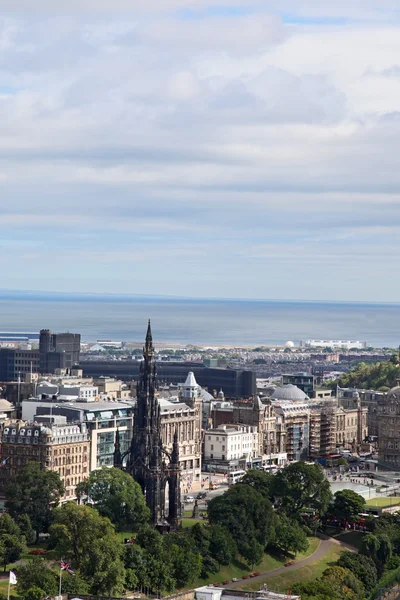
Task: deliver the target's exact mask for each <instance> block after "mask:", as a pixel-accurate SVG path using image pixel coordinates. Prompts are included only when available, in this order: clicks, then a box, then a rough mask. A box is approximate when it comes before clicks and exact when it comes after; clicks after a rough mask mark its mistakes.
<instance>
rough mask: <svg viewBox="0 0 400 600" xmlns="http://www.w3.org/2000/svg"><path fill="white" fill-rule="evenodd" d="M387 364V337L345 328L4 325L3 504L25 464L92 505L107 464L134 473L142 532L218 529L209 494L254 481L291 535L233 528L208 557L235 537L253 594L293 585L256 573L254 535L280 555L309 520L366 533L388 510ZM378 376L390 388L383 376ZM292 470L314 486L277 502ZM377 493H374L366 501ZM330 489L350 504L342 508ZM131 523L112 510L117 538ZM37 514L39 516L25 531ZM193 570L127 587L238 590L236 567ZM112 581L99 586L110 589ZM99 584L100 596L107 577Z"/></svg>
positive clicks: (394, 393)
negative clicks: (258, 343) (372, 341)
mask: <svg viewBox="0 0 400 600" xmlns="http://www.w3.org/2000/svg"><path fill="white" fill-rule="evenodd" d="M377 373H378V374H379V377H380V379H377V381H379V382H380V385H379V388H377V389H367V388H366V385H365V382H367V381H369V380H368V377H371V376H372V375H373V376H374V377H376V376H377ZM398 374H400V367H399V355H398V353H397V352H396V351H395V350H393V349H380V350H378V349H374V348H369V347H368V346H367V344H366V343H365V342H356V341H338V340H325V341H324V340H307V341H305V342H304V343H301V344H297V345H296V344H295V343H293V342H291V341H288V342H287V343H286V344H285V345H284V346H283V347H275V348H268V347H254V348H211V347H210V348H205V347H204V348H203V347H202V348H199V347H192V346H186V347H179V346H178V345H176V346H171V345H169V344H157V343H156V342H155V341H153V333H152V330H151V324H150V322H149V324H148V326H147V333H146V336H145V340H144V342H142V343H139V342H115V341H111V340H97V341H95V342H92V343H89V342H82V341H81V336H80V334H79V333H70V332H61V333H57V332H52V331H50V330H48V329H42V330H41V331H40V332H37V333H15V332H14V333H13V332H8V333H5V332H3V333H1V334H0V388H1V399H0V426H1V434H0V435H1V446H0V447H1V459H0V462H1V467H0V508H2V509H3V510H5V511H6V512H9V511H10V507H12V506H13V494H15V492H13V494H11V496H10V490H15V487H13V486H15V485H16V482H17V481H18V478H21V477H22V480H24V479H25V478H27V477H28V473H29V470H30V469H32V468H33V467H32V463H34V464H36V465H37V466H38V468H39V470H40V472H41V473H48V474H53V475H54V476H55V477H56V479H57V481H58V482H59V484H57V485H59V488H58V490H59V491H58V496H59V503H60V505H61V507H64V506H65V507H66V508H65V510H67V509H68V510H70V509H69V508H68V506H69V505H70V503H71V501H72V502H73V503H74V504H76V505H78V506H79V505H80V504H82V501H84V504H85V503H89V505H90V506H93V508H91V509H90V510H94V508H95V507H96V502H95V500H93V498H96V491H95V490H96V487H94V488H93V490H92V488H91V487H90V486H91V485H92V483H91V482H92V481H93V482H97V483H96V484H95V483H93V485H100V481H101V482H102V483H101V485H102V486H104V485H105V481H106V479H107V477H108V476H107V472H109V473H110V474H111V473H115V475H114V474H113V475H112V477H113V478H114V477H116V478H117V479H118V477H120V476H121V477H124V478H125V477H127V478H128V480H129V481H131V482H132V483H131V484H129V485H133V484H134V485H138V486H139V487H138V490H140V494H141V495H142V496H141V497H142V498H143V500H142V502H143V504H142V505H141V506H142V508H141V509H140V510H142V511H148V512H147V513H146V514H147V517H146V519H145V520H147V523H148V524H149V525H150V526H151V527H152V528H153V529H154V531H157V532H159V533H161V534H165V533H171V534H174V535H175V534H176V532H184V531H185V530H186V531H188V532H189V531H190V530H191V527H194V526H195V525H196V524H197V525H199V526H200V525H201V528H200V529H199V530H197V529H193V531H198V535H203V533H201V531H204V532H207V531H208V529H207V527H211V529H210V531H212V532H214V530H213V529H212V527H219V526H221V527H222V528H223V529H222V530H221V531H220V533H218V535H222V532H225V533H223V535H227V533H226V532H227V531H228V530H229V527H230V525H229V523H228V522H227V521H226V520H225V519H226V515H227V514H229V510H228V508H227V507H225V508H224V509H223V510H222V512H221V513H220V512H219V509H218V506H220V505H221V506H223V505H224V504H223V503H229V502H231V499H232V501H233V502H234V503H235V506H236V503H237V502H241V501H242V500H239V499H237V500H234V498H235V497H236V496H235V494H237V493H239V491H237V492H234V490H240V489H244V488H243V487H242V486H243V485H244V484H245V483H246V482H247V483H250V484H251V485H252V486H253V487H254V493H256V494H261V495H260V499H259V501H260V502H261V498H262V493H263V492H262V489H264V488H263V486H265V490H266V491H265V493H266V494H267V496H266V497H267V498H268V507H269V508H267V505H266V506H265V508H264V509H262V510H261V509H260V510H261V512H262V514H264V515H266V514H267V513H268V511H269V510H274V511H275V513H271V515H272V514H274V515H275V516H274V517H273V518H274V519H277V520H278V521H277V523H276V532H278V531H280V529H279V528H282V535H284V534H283V531H284V528H285V527H289V528H295V529H296V528H298V530H297V529H296V532H297V533H295V530H293V531H292V529H290V531H291V534H290V535H293V537H292V538H291V539H292V540H294V539H296V540H297V541H296V542H294V541H292V542H289V541H287V542H286V545H285V546H283V545H282V544H283V541H280V535H281V534H279V535H278V534H277V535H278V537H277V538H276V539H275V538H274V539H275V541H272V538H271V539H270V541H269V542H267V538H265V540H264V541H263V542H262V545H261V546H260V543H259V542H258V541H257V540H256V538H254V540H252V541H251V542H250V546H249V545H248V544H247V545H244V546H243V548H242V547H241V545H240V544H241V541H240V539H241V538H238V539H237V540H236V539H230V546H231V547H232V548H235V549H236V550H234V551H233V555H232V556H231V557H230V558H226V559H225V558H224V559H222V560H226V561H227V562H226V563H224V562H223V563H220V566H219V567H218V565H216V566H215V569H216V571H215V572H216V573H218V572H219V568H221V564H230V561H231V560H233V559H234V555H235V553H236V552H239V553H240V554H241V556H242V557H247V558H246V561H247V564H248V565H249V569H250V571H252V576H254V577H257V578H258V579H259V580H260V581H262V582H263V585H264V586H265V587H264V590H263V592H262V595H261V597H263V598H277V599H278V598H300V597H301V594H300V593H293V594H291V593H288V592H287V591H286V593H285V594H284V595H283V594H282V593H281V591H280V590H279V589H278V588H277V589H273V588H271V589H269V587H268V586H267V584H266V583H265V581H266V580H264V579H262V574H261V571H257V573H258V575H254V567H255V566H256V565H260V564H262V562H263V560H264V558H263V557H264V550H265V552H267V553H268V551H270V550H269V549H271V548H272V547H274V548H275V550H274V552H276V551H277V548H278V547H279V548H280V550H279V552H280V556H282V558H281V560H283V561H284V560H285V558H284V557H285V556H286V557H287V556H290V553H291V552H292V553H294V555H296V552H300V550H301V549H303V550H304V551H305V550H306V549H307V548H309V547H310V543H311V542H310V541H308V538H307V536H311V533H312V532H313V531H314V534H313V535H314V537H313V541H312V544H314V543H316V544H321V543H322V542H321V541H320V540H321V539H323V540H326V539H328V538H327V537H326V532H327V531H329V527H330V528H332V527H334V528H336V530H337V533H338V532H339V533H340V532H341V531H343V530H344V531H348V530H351V531H353V532H355V531H357V532H359V533H360V534H361V533H362V534H363V535H365V534H367V533H368V532H370V531H371V529H370V524H369V520H368V519H372V518H374V517H376V518H378V519H379V518H381V516H382V515H383V513H384V512H385V511H386V510H388V512H389V513H390V514H391V513H392V512H395V511H396V510H397V509H398V510H400V504H399V505H398V504H397V500H396V495H397V494H398V491H399V489H400V484H399V481H400V480H399V479H398V473H397V471H398V470H400V446H399V443H398V427H400V425H398V424H397V420H398V419H399V418H400V417H399V415H400V409H399V406H400V387H399V385H398V383H397V379H396V378H397V376H398ZM353 376H354V377H356V376H357V377H361V378H364V380H363V381H362V383H361V384H360V385H359V386H347V385H345V383H346V377H353ZM357 381H358V380H357ZM343 382H344V383H343ZM390 382H392V383H393V385H392V387H390V386H389V385H385V384H387V383H390ZM291 472H293V477H294V480H293V481H295V480H297V478H298V477H300V478H304V484H303V485H302V487H301V490H302V492H301V493H302V494H303V493H304V494H307V493H308V492H307V490H308V489H311V488H309V485H316V486H317V487H316V488H315V493H313V494H311V495H309V496H306V497H305V498H304V499H303V500H302V503H301V507H300V505H299V508H298V509H296V510H295V511H294V509H293V505H292V504H291V503H292V500H291V501H290V506H291V508H288V507H286V508H284V507H285V506H286V505H285V502H286V501H287V499H285V498H283V497H282V498H280V494H282V493H283V492H282V490H283V489H286V488H285V487H284V486H286V485H287V486H289V487H288V490H289V491H287V494H289V496H290V494H292V493H295V492H294V490H291V488H290V486H291V485H292V483H289V480H288V481H287V483H284V481H285V479H284V478H285V477H286V474H287V476H288V477H289V475H290V473H291ZM117 473H119V474H120V475H117ZM53 475H52V476H53ZM110 476H111V475H110ZM290 477H292V476H290ZM282 478H283V479H282ZM117 479H116V480H117ZM308 479H309V482H310V483H309V484H308V483H307V481H308ZM128 480H125V479H124V482H125V483H124V485H128V483H127V481H128ZM275 481H276V482H278V481H280V482H281V483H279V485H278V483H276V484H275V483H274V482H275ZM311 481H314V484H311ZM317 481H318V482H319V483H318V484H316V483H315V482H317ZM121 482H122V480H121ZM236 484H240V485H238V486H237V485H236ZM121 485H122V483H121ZM275 485H278V487H277V488H276V489H275V487H274V486H275ZM271 486H272V487H271ZM282 486H283V487H282ZM248 487H249V486H247V487H246V489H247V488H248ZM101 489H105V488H103V487H102V488H101ZM109 489H114V488H113V487H111V488H109ZM91 490H92V491H91ZM267 490H268V491H267ZM274 490H275V491H274ZM317 490H318V491H317ZM383 492H384V493H385V497H386V498H387V501H386V504H385V503H381V504H379V502H378V500H379V501H380V500H382V493H383ZM29 493H31V492H29ZM110 493H111V492H110ZM130 493H132V494H133V491H132V492H130ZM135 493H136V494H137V493H138V492H135ZM249 493H250V492H249ZM251 493H253V492H251ZM285 493H286V492H285ZM296 493H297V492H296ZM343 494H344V496H345V498H346V502H350V500H351V502H354V506H357V507H358V508H354V507H353V508H351V509H349V511H348V512H346V511H344V512H343V510H344V509H343V510H342V508H341V506H342V505H341V504H340V502H343V498H342V495H343ZM346 494H350V500H349V499H348V498H347V496H346ZM351 495H352V496H351ZM320 496H321V497H320ZM135 497H136V498H137V496H135ZM257 497H258V496H257ZM85 498H86V500H85ZM376 498H377V500H376V504H374V501H375V499H376ZM389 499H390V505H389V506H390V510H389V509H388V508H387V507H388V502H389ZM114 501H115V499H114V500H113V502H114ZM132 501H133V496H132ZM243 501H244V500H243ZM248 501H249V502H251V500H250V497H249V499H248ZM253 501H254V499H253ZM371 501H372V503H371ZM246 502H247V500H246ZM332 502H333V504H332ZM351 502H350V504H351ZM282 503H283V504H282ZM335 503H336V504H335ZM357 503H358V504H357ZM99 506H100V504H99ZM224 506H225V505H224ZM246 506H247V505H246ZM288 506H289V505H288ZM271 507H273V509H272V508H271ZM12 510H13V509H11V513H12ZM24 510H25V509H22V512H23V511H24ZM57 510H59V509H57ZM99 510H100V508H99ZM107 510H108V509H107ZM135 510H139V509H138V507H137V506H136V508H135ZM235 510H236V509H235ZM245 510H246V511H248V507H247V508H246V509H245ZM226 511H228V512H226ZM263 511H264V512H263ZM265 511H267V512H265ZM282 511H283V512H282ZM293 511H294V512H293ZM100 513H101V510H100ZM24 514H25V513H24ZM57 514H58V513H57ZM101 514H102V513H101ZM104 514H107V513H104ZM109 514H110V515H111V513H109ZM143 514H144V513H143ZM260 514H261V513H260ZM268 514H269V513H268ZM32 518H33V517H32ZM49 518H50V517H49ZM115 518H117V517H115ZM232 518H233V517H232ZM271 518H272V516H271ZM132 519H133V517H132ZM285 519H289V521H287V522H286V521H285ZM128 521H129V519H128ZM51 522H52V521H51V519H50V523H51ZM133 522H134V521H130V525H129V523H128V524H126V521H125V522H124V528H125V531H127V532H128V533H129V535H128V537H127V538H126V541H128V542H129V539H130V538H131V537H132V536H133V538H134V534H135V527H137V525H136V526H134V524H133ZM285 523H286V524H285ZM129 527H131V529H129ZM204 527H206V529H204ZM225 527H227V529H226V530H225V529H224V528H225ZM249 527H250V525H249ZM47 528H48V526H47ZM47 528H46V526H44V525H37V526H36V529H35V531H36V534H37V536H39V535H40V534H42V533H45V532H46V531H47ZM202 528H203V529H202ZM267 529H268V528H267ZM50 531H51V527H50ZM215 531H216V532H217V531H219V530H218V529H216V530H215ZM266 531H267V530H266ZM285 531H286V530H285ZM174 532H175V533H174ZM318 532H319V533H318ZM286 533H287V531H286ZM317 533H318V535H319V536H322V537H320V538H318V536H317ZM204 535H208V533H204ZM210 535H214V533H210ZM215 535H217V533H215ZM246 535H247V533H246ZM249 535H250V534H249ZM268 535H271V532H270V533H269V534H268ZM285 535H286V534H285ZM324 536H325V537H324ZM0 538H1V536H0ZM139 539H140V538H139ZM170 539H173V538H170ZM179 539H181V538H179ZM182 539H183V538H182ZM348 539H349V540H350V538H348ZM360 539H361V538H360ZM366 539H367V538H366ZM299 540H300V541H299ZM314 540H315V541H314ZM225 542H226V540H225ZM358 542H360V543H361V541H360V540H358ZM358 542H357V543H358ZM182 543H183V542H182ZM185 543H186V542H185ZM196 543H197V542H196ZM218 543H220V542H218ZM221 543H222V542H221ZM350 546H351V544H350ZM210 547H211V546H210ZM327 547H329V548H330V543H329V544H328V546H327ZM351 547H352V548H353V546H351ZM143 548H144V546H143ZM193 551H194V552H198V550H193ZM212 556H213V555H212ZM212 560H214V558H213V559H212ZM304 560H308V559H304ZM8 562H9V561H8ZM289 562H290V561H289ZM289 562H288V569H289V567H290V569H289V570H288V571H287V572H288V573H290V572H291V571H293V570H295V560H293V561H292V563H290V564H289ZM285 564H286V563H285ZM132 568H133V567H132ZM199 568H200V567H199ZM335 568H336V567H335ZM337 568H339V567H337ZM121 569H122V567H121ZM135 569H136V567H135ZM171 569H172V567H171ZM193 569H194V570H193V571H192V572H191V573H188V574H187V578H186V579H185V580H183V579H182V580H181V579H179V577H178V575H174V577H175V579H174V581H175V583H174V584H167V583H165V582H164V583H162V584H161V583H158V584H155V583H154V582H153V583H151V582H150V583H149V584H148V585H149V589H148V590H147V592H144V591H143V585H142V584H140V577H139V575H138V574H136V575H135V578H134V579H132V580H130V581H131V583H130V584H129V585H130V589H131V591H133V592H134V593H133V596H135V594H136V597H143V596H146V597H147V596H149V597H153V596H154V594H156V595H159V593H160V591H164V592H165V591H168V590H170V588H171V589H172V588H174V589H175V588H177V589H180V587H184V586H185V585H188V584H190V583H191V582H193V581H194V580H195V579H196V577H197V578H198V577H199V575H200V571H201V572H202V573H203V575H202V578H203V579H202V581H203V583H204V585H203V586H200V587H199V588H196V592H195V596H196V598H197V599H198V600H201V599H202V598H203V597H204V598H206V599H208V600H220V598H221V596H224V597H225V596H226V597H227V596H228V595H229V594H233V591H232V592H229V593H228V592H227V591H226V589H225V588H226V586H228V588H229V586H233V588H235V589H236V592H235V594H234V595H235V597H240V594H241V593H242V594H244V592H240V591H239V589H238V585H239V583H240V581H239V579H238V578H235V577H233V578H231V579H229V580H228V579H226V581H225V582H224V583H223V585H222V584H221V585H222V587H221V588H220V589H219V591H217V589H216V588H214V589H213V588H211V587H210V582H212V581H213V580H214V579H213V578H212V577H211V579H210V571H208V570H207V569H205V567H204V568H203V569H202V570H196V569H197V567H193ZM213 569H214V567H213ZM266 571H268V569H266ZM134 573H136V571H135V570H134ZM196 574H197V575H196ZM126 577H127V575H126ZM132 577H133V576H132ZM243 577H244V578H245V579H246V578H247V576H246V575H243ZM150 579H151V578H150ZM133 580H134V581H135V582H136V583H132V581H133ZM127 581H128V580H127ZM179 581H181V583H179ZM376 581H378V575H377V576H376ZM238 582H239V583H238ZM110 585H111V584H110ZM113 585H114V584H113ZM113 585H111V587H110V588H109V592H108V595H110V594H111V592H112V590H114V593H115V590H116V589H120V588H119V587H118V585H117V584H116V583H115V585H114V587H113ZM121 585H122V584H121ZM285 585H286V584H285ZM321 585H322V583H321ZM157 586H158V587H157ZM89 587H90V586H89ZM217 587H218V586H217ZM278 587H279V586H278ZM88 589H89V588H88ZM90 589H91V590H92V591H93V590H94V589H95V586H94V585H92V586H91V587H90ZM99 589H100V588H99ZM121 589H122V588H121ZM229 589H230V588H229ZM363 589H364V588H363ZM299 590H300V588H298V591H299ZM101 591H102V594H103V595H104V594H105V593H106V591H107V590H106V588H104V589H103V588H101ZM150 592H151V593H150ZM260 594H261V592H260ZM59 595H60V594H59ZM152 595H153V596H152ZM360 598H362V596H360ZM38 600H40V598H38Z"/></svg>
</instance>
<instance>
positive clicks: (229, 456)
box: [204, 423, 259, 471]
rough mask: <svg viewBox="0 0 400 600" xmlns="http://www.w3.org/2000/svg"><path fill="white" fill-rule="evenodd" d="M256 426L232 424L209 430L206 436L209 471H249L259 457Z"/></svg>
mask: <svg viewBox="0 0 400 600" xmlns="http://www.w3.org/2000/svg"><path fill="white" fill-rule="evenodd" d="M258 438H259V434H258V431H257V427H256V426H255V425H239V424H233V423H230V424H228V425H220V426H219V427H217V428H216V429H209V430H208V431H206V432H205V436H204V462H205V464H206V465H207V468H208V470H221V469H222V470H224V471H225V470H226V471H231V470H234V469H247V467H248V466H250V467H251V466H252V463H253V459H256V458H258V457H259V439H258Z"/></svg>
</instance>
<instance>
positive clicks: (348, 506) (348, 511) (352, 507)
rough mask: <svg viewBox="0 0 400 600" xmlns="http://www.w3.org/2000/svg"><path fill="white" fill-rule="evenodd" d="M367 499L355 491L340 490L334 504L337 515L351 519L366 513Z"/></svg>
mask: <svg viewBox="0 0 400 600" xmlns="http://www.w3.org/2000/svg"><path fill="white" fill-rule="evenodd" d="M364 509H365V498H363V497H362V496H360V494H357V493H356V492H354V491H353V490H340V491H338V492H336V494H335V496H334V502H333V510H334V512H335V515H337V516H339V517H343V518H346V519H349V518H350V517H354V516H356V515H358V514H359V513H362V512H364Z"/></svg>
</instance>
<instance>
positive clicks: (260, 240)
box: [0, 0, 400, 302]
mask: <svg viewBox="0 0 400 600" xmlns="http://www.w3.org/2000/svg"><path fill="white" fill-rule="evenodd" d="M55 5H57V6H56V7H55ZM399 234H400V4H399V2H398V0H335V1H334V2H333V1H332V0H230V1H228V0H227V1H226V2H225V3H224V2H219V0H212V1H211V0H208V1H207V0H68V2H66V1H64V2H56V3H55V2H54V0H35V2H32V0H1V14H0V273H1V280H0V288H1V289H8V290H44V291H58V292H91V293H103V292H107V293H110V292H111V293H116V294H118V293H123V294H149V295H150V294H156V295H170V296H185V297H213V298H215V297H220V298H265V299H289V300H296V299H301V300H307V299H308V300H351V301H357V300H361V301H379V302H380V301H383V302H393V301H394V302H396V301H398V300H399V296H400V277H398V262H399V256H400V235H399Z"/></svg>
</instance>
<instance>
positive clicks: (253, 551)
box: [241, 539, 264, 569]
mask: <svg viewBox="0 0 400 600" xmlns="http://www.w3.org/2000/svg"><path fill="white" fill-rule="evenodd" d="M241 555H242V556H243V558H244V559H245V560H246V561H247V562H248V564H249V565H250V568H251V569H253V568H254V567H255V566H256V565H259V564H260V562H261V561H262V558H263V555H264V547H263V546H262V545H261V544H260V542H257V540H255V539H252V540H251V541H250V543H248V544H244V545H243V546H242V549H241Z"/></svg>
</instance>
